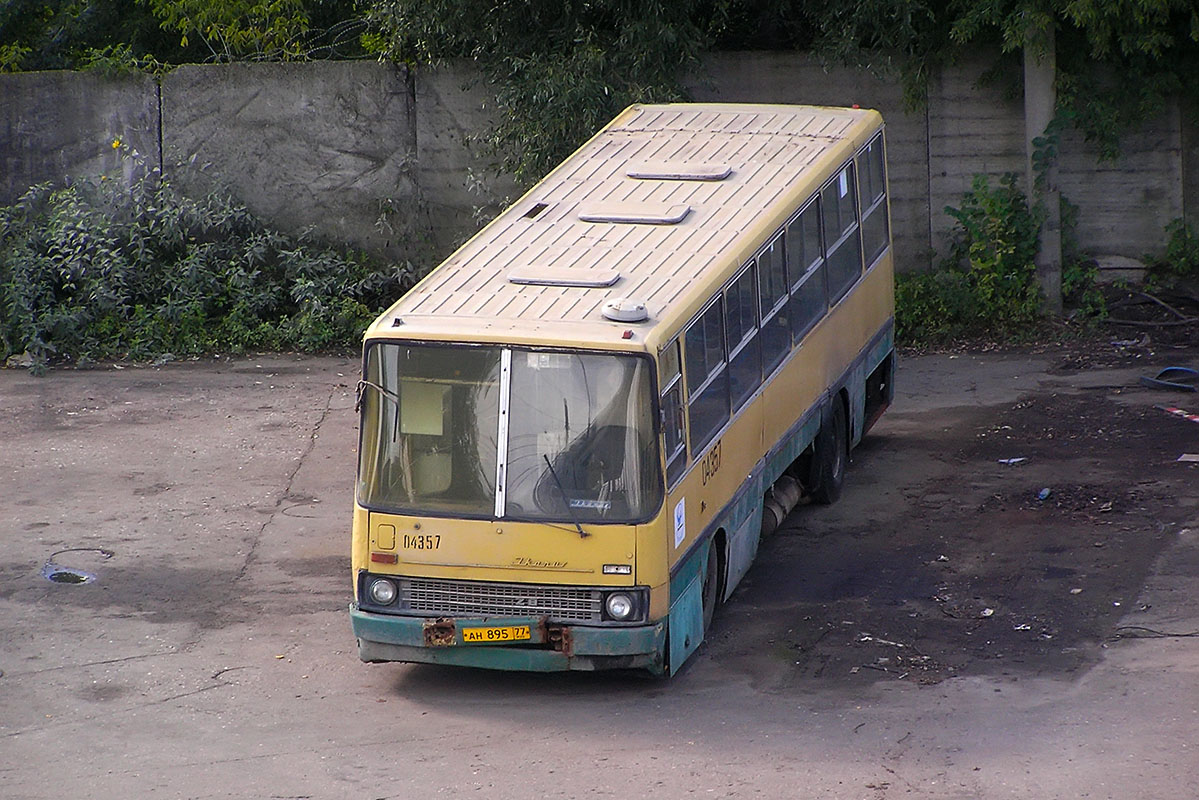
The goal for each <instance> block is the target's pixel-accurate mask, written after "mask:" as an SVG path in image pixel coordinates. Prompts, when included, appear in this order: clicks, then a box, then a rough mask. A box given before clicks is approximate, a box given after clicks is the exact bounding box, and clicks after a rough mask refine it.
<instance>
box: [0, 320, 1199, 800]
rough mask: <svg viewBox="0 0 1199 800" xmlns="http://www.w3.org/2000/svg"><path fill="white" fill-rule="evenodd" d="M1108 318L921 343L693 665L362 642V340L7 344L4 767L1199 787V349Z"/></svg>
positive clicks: (381, 776)
mask: <svg viewBox="0 0 1199 800" xmlns="http://www.w3.org/2000/svg"><path fill="white" fill-rule="evenodd" d="M1097 347H1099V348H1100V349H1101V350H1102V351H1103V352H1100V353H1098V354H1096V353H1095V352H1091V353H1089V355H1088V357H1086V358H1078V357H1077V353H1075V354H1064V353H1057V352H1053V351H1047V352H1042V353H1038V354H1028V353H990V354H968V353H960V354H956V355H933V356H919V357H908V358H904V359H903V360H901V362H900V366H899V375H898V386H899V390H898V396H897V399H896V403H895V405H894V407H893V408H892V409H891V410H890V411H889V412H888V414H887V415H886V416H885V417H884V418H883V420H882V421H881V422H880V423H879V425H878V426H877V427H876V429H875V430H874V431H873V432H872V433H871V434H870V436H869V437H867V439H866V441H865V442H864V443H863V445H862V447H861V448H859V449H858V450H857V451H856V452H855V455H854V463H853V464H852V466H851V468H850V471H849V474H848V478H847V484H846V490H845V494H844V495H843V497H842V499H841V501H840V502H839V503H837V504H836V505H834V506H831V507H828V508H822V507H814V506H801V507H800V508H798V509H797V510H796V511H795V512H794V513H793V514H792V515H791V517H789V518H788V520H787V522H786V524H785V525H784V526H783V528H782V529H781V530H780V531H779V532H777V533H776V534H775V535H773V536H772V537H771V538H769V539H768V540H767V541H765V542H764V543H763V545H762V548H761V550H760V552H759V557H758V563H757V564H756V565H755V566H754V568H753V569H752V570H751V572H750V573H749V575H748V576H747V578H746V581H745V582H744V585H743V586H742V587H741V588H740V589H739V590H738V592H737V593H736V594H735V596H734V597H733V598H732V600H731V601H730V602H729V603H728V604H727V605H726V606H725V607H724V608H723V609H721V610H720V612H719V613H718V617H717V620H716V623H715V626H714V630H713V631H712V635H711V636H710V640H709V642H708V643H706V644H705V645H704V647H703V648H701V650H700V651H699V652H698V653H697V654H696V656H695V657H694V658H693V660H692V662H691V663H689V664H688V665H687V667H686V668H685V669H684V670H683V671H682V672H681V673H680V674H678V675H676V676H675V677H674V678H673V679H671V680H655V679H651V678H648V677H644V676H640V675H636V674H627V673H615V674H599V675H592V674H554V675H526V674H508V673H491V672H484V671H475V670H464V669H447V668H437V667H432V666H422V665H399V664H388V665H365V664H362V663H360V662H359V661H358V659H357V655H356V651H355V643H354V641H353V638H352V635H351V632H350V626H349V620H348V614H347V611H346V607H347V604H348V603H349V600H350V591H351V580H350V571H349V563H348V551H349V521H350V509H351V503H352V496H353V483H354V461H355V445H356V439H357V436H356V430H357V429H356V424H357V421H356V417H355V414H354V410H353V406H354V386H355V382H356V371H357V361H356V360H355V359H349V358H344V359H343V358H300V357H291V356H263V357H259V358H248V359H238V360H234V361H229V360H220V361H205V362H193V363H182V364H168V365H164V366H161V367H133V366H124V367H123V368H117V366H107V367H103V368H96V369H91V370H60V371H52V372H51V373H49V374H48V375H46V376H44V377H40V378H38V377H33V376H30V375H28V374H27V373H26V372H25V371H23V370H0V401H2V402H3V405H4V407H5V414H4V415H3V416H2V417H0V543H2V546H0V787H2V788H0V796H3V797H4V798H9V799H11V800H18V799H24V798H56V799H57V798H62V797H89V798H141V797H163V798H384V797H386V798H428V797H432V796H447V797H460V796H478V797H488V798H528V797H546V798H556V797H563V798H574V797H622V798H623V797H648V796H653V797H660V798H674V797H680V798H682V797H692V796H699V797H766V798H781V797H788V798H790V797H813V798H815V797H820V798H846V799H849V798H854V799H858V798H870V799H871V800H878V799H881V798H898V797H901V796H908V797H922V798H1001V797H1019V798H1032V797H1035V798H1082V797H1086V798H1133V797H1136V798H1163V800H1164V799H1165V798H1170V799H1171V800H1173V799H1175V798H1181V797H1192V796H1195V794H1196V790H1195V785H1196V780H1197V779H1199V688H1197V687H1199V682H1197V680H1196V679H1197V678H1199V639H1197V638H1196V637H1195V636H1193V635H1192V636H1186V635H1181V634H1192V633H1194V632H1196V631H1199V510H1197V509H1199V493H1197V492H1196V491H1195V487H1196V483H1195V479H1196V475H1197V474H1199V473H1197V472H1196V469H1199V467H1197V466H1196V465H1195V464H1194V463H1191V462H1185V461H1183V462H1180V461H1178V460H1177V459H1178V458H1179V457H1180V456H1181V455H1183V454H1187V453H1191V454H1195V453H1199V424H1196V423H1194V422H1191V421H1188V420H1185V419H1182V418H1180V417H1178V416H1175V415H1172V414H1169V413H1167V412H1165V411H1162V410H1160V409H1158V408H1155V405H1167V406H1176V407H1181V408H1183V409H1186V410H1189V411H1191V412H1197V413H1199V401H1195V400H1194V398H1195V397H1196V396H1197V395H1193V394H1191V395H1188V394H1181V393H1172V392H1165V393H1163V392H1155V391H1151V390H1148V389H1144V388H1142V387H1139V386H1138V384H1137V378H1138V377H1139V376H1141V375H1145V374H1152V373H1153V372H1155V371H1156V370H1157V369H1159V368H1161V367H1164V366H1168V365H1189V366H1199V363H1197V358H1196V356H1197V354H1196V353H1195V352H1194V351H1190V350H1178V351H1168V352H1152V351H1149V350H1146V349H1141V350H1136V351H1135V352H1134V351H1133V350H1129V349H1128V348H1126V347H1122V346H1118V345H1111V346H1110V347H1109V346H1107V345H1105V344H1102V343H1101V344H1100V345H1097ZM1188 402H1189V404H1190V405H1189V406H1188V405H1187V404H1188ZM1011 459H1024V460H1023V461H1016V462H1013V463H1001V460H1011ZM1044 490H1048V494H1044V496H1042V495H1043V493H1044ZM74 581H84V582H74Z"/></svg>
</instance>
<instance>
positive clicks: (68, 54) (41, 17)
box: [0, 0, 201, 72]
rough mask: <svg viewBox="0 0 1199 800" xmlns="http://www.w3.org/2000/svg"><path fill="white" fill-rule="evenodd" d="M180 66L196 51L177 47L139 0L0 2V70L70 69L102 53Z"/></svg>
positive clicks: (6, 0)
mask: <svg viewBox="0 0 1199 800" xmlns="http://www.w3.org/2000/svg"><path fill="white" fill-rule="evenodd" d="M115 45H124V46H125V47H126V48H128V50H129V52H130V53H131V54H132V55H133V56H135V57H137V56H144V55H148V54H155V55H157V56H158V57H159V58H162V59H164V60H171V61H174V62H175V63H179V62H181V61H184V60H196V59H197V58H198V57H199V56H200V55H201V53H200V52H199V51H198V50H194V49H190V48H186V47H179V46H178V42H177V40H176V39H175V37H172V36H168V35H167V34H166V33H165V32H164V31H163V30H162V29H161V28H160V27H159V23H158V20H157V19H155V18H154V16H153V14H151V13H150V9H149V8H148V7H147V6H146V5H145V4H144V3H143V2H141V0H5V2H3V3H0V71H2V72H16V71H31V70H46V69H72V68H75V67H78V66H80V65H81V64H82V63H84V62H85V61H86V59H87V57H88V56H89V55H90V54H91V53H93V52H95V51H99V50H103V49H104V48H109V47H113V46H115Z"/></svg>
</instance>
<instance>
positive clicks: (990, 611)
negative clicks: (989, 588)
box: [979, 608, 995, 618]
mask: <svg viewBox="0 0 1199 800" xmlns="http://www.w3.org/2000/svg"><path fill="white" fill-rule="evenodd" d="M979 616H980V617H983V618H986V617H993V616H995V609H993V608H984V609H983V610H982V611H981V612H979Z"/></svg>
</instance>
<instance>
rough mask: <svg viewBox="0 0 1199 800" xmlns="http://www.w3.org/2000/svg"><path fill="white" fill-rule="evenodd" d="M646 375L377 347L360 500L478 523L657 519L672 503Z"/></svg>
mask: <svg viewBox="0 0 1199 800" xmlns="http://www.w3.org/2000/svg"><path fill="white" fill-rule="evenodd" d="M650 365H651V362H650V361H649V359H647V358H644V357H638V356H633V355H622V354H614V353H604V354H600V353H567V352H561V351H554V352H550V351H541V350H537V351H534V350H522V349H517V348H502V347H497V346H465V345H425V344H408V343H393V342H374V343H371V344H370V345H369V346H368V348H367V354H366V371H365V376H364V379H363V381H362V384H361V385H360V392H361V394H362V442H361V447H360V450H359V470H358V474H359V479H358V495H359V499H360V502H361V503H362V504H363V505H364V506H367V507H370V508H375V509H379V510H386V511H392V512H396V513H422V514H433V515H442V516H460V517H472V518H508V519H516V520H543V521H552V522H563V523H572V522H578V521H584V522H610V523H631V522H637V521H643V520H645V519H648V518H650V517H652V516H653V514H654V513H656V511H657V510H658V507H659V506H660V505H661V503H662V492H663V488H662V478H661V475H660V472H661V469H660V466H659V461H658V448H657V437H656V435H655V426H654V415H653V410H654V402H653V399H654V389H653V387H652V385H651V380H650V375H651V369H650ZM505 366H507V368H505ZM505 408H506V410H507V413H501V411H502V410H504V409H505ZM497 487H498V488H497Z"/></svg>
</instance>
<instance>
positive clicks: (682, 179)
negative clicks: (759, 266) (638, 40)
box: [367, 103, 882, 350]
mask: <svg viewBox="0 0 1199 800" xmlns="http://www.w3.org/2000/svg"><path fill="white" fill-rule="evenodd" d="M881 125H882V118H881V117H880V116H879V115H878V113H877V112H875V111H867V110H862V109H850V108H826V107H815V106H793V105H742V104H738V105H733V104H714V103H710V104H670V105H646V106H632V107H630V108H628V109H626V110H625V111H624V112H622V113H621V114H620V115H619V116H618V117H617V118H616V119H615V120H613V121H612V122H611V123H609V124H608V125H607V126H606V127H605V128H604V129H603V130H601V131H600V132H599V133H597V134H596V135H595V136H594V137H593V138H592V139H591V140H589V141H588V142H587V143H586V144H584V145H583V146H582V147H581V148H579V150H578V151H576V152H575V153H574V154H573V155H572V156H571V157H570V158H568V159H567V160H566V161H564V162H563V163H562V164H561V165H559V166H558V167H557V168H555V169H554V170H553V171H552V172H551V173H550V174H549V175H548V176H546V177H545V178H544V179H543V180H542V181H541V182H540V183H538V184H537V185H536V186H535V187H533V189H531V190H530V191H529V192H528V193H527V194H525V196H524V197H522V198H521V199H520V200H518V201H517V202H516V203H514V204H513V205H512V206H511V207H510V208H508V209H507V210H506V211H505V212H504V213H503V214H501V215H500V216H499V217H497V218H496V219H495V220H493V221H492V222H491V223H490V224H489V225H487V226H486V227H485V228H484V229H483V230H481V231H480V232H479V233H478V234H476V235H475V236H474V237H473V238H472V239H471V240H470V241H468V242H467V243H466V244H464V245H463V246H462V247H460V248H459V249H458V250H457V251H456V252H454V254H453V255H451V256H450V257H449V258H448V259H446V260H445V261H444V262H443V263H442V264H441V266H439V267H438V268H437V269H436V270H434V271H433V272H431V273H430V274H429V275H428V276H427V277H426V278H425V279H424V280H422V281H421V282H420V283H419V284H417V286H415V287H414V288H413V289H412V290H410V291H409V292H408V293H407V294H406V295H405V296H404V297H403V298H401V299H400V300H399V301H398V302H397V303H395V305H393V306H392V307H391V308H390V309H388V310H387V311H386V312H385V313H384V314H383V315H382V316H380V317H379V319H378V320H376V321H375V323H374V325H372V326H371V328H370V329H369V330H368V331H367V337H368V338H376V337H388V336H396V337H403V338H406V339H412V338H416V339H430V340H453V341H464V342H497V341H498V342H510V343H514V344H556V345H565V346H574V347H600V348H605V349H626V350H644V349H646V348H647V346H648V347H651V348H656V347H659V346H661V345H662V344H664V343H665V341H666V340H667V339H668V338H669V337H670V336H673V334H674V332H676V331H677V330H679V328H680V327H681V326H682V325H684V324H686V322H687V321H688V320H690V319H691V317H692V316H693V315H694V314H696V313H698V311H699V310H700V308H701V306H702V304H703V303H704V302H705V301H706V300H707V299H708V298H709V297H710V296H711V295H712V293H713V292H714V291H715V289H716V288H717V287H718V286H719V285H721V284H723V283H724V281H726V280H727V279H729V278H730V277H731V276H732V275H733V274H734V273H735V271H736V270H737V268H738V267H740V266H741V265H742V264H744V263H745V262H746V261H747V260H748V259H749V258H751V257H752V256H753V255H754V253H755V252H756V250H757V249H758V248H759V247H760V246H761V245H762V244H763V243H765V242H766V241H767V239H768V237H770V236H771V235H772V234H773V233H774V232H775V231H777V230H778V229H779V228H780V227H781V226H782V225H783V224H784V223H785V222H786V221H787V219H788V217H789V216H790V214H791V213H792V212H793V211H794V210H795V209H796V207H797V204H798V203H800V202H802V201H803V200H804V199H806V198H807V197H808V196H810V195H811V194H812V193H813V192H815V191H816V190H817V189H818V188H819V186H820V183H821V181H822V180H823V179H824V178H825V177H826V176H827V175H830V174H831V173H832V171H833V170H834V169H835V168H836V167H837V166H839V165H840V164H841V163H842V162H844V160H845V159H846V158H848V157H849V155H850V153H852V152H853V150H854V149H855V148H856V147H858V146H860V145H861V144H863V143H865V142H866V141H867V140H868V138H869V137H870V135H871V134H872V133H873V132H874V131H876V130H877V129H878V128H879V127H880V126H881ZM614 302H615V303H616V304H617V306H618V307H619V308H618V310H617V311H616V312H613V311H612V310H611V304H612V303H614ZM606 306H607V307H608V308H607V314H608V315H607V316H606V315H605V314H606ZM642 308H643V309H644V311H643V312H641V309H642ZM619 309H623V311H624V312H629V314H628V316H625V317H621V314H620V311H619ZM639 312H641V313H643V314H644V316H645V319H644V320H640V321H637V320H636V317H638V316H639V315H640V314H639ZM613 316H615V317H617V318H616V319H613V318H612V317H613ZM621 319H624V320H625V321H621ZM629 320H633V321H629Z"/></svg>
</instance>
